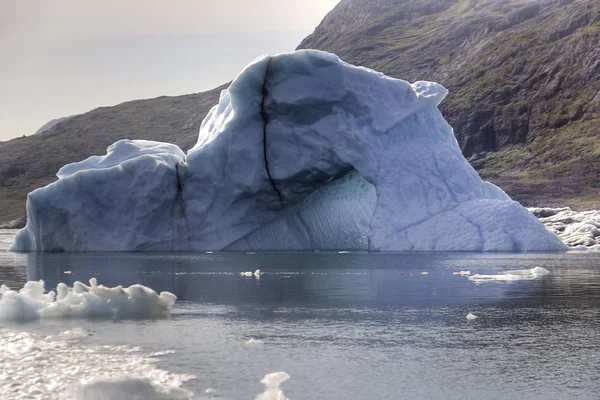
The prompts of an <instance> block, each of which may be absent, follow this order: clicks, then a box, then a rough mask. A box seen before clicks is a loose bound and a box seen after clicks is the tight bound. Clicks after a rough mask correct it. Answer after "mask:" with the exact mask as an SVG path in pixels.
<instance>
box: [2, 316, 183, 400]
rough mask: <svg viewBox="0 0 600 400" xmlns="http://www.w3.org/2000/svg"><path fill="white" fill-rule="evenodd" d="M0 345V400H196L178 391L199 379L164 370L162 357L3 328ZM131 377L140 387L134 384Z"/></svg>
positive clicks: (117, 346)
mask: <svg viewBox="0 0 600 400" xmlns="http://www.w3.org/2000/svg"><path fill="white" fill-rule="evenodd" d="M78 330H79V329H72V330H71V331H78ZM53 336H54V337H58V336H60V334H55V335H53ZM0 343H2V351H1V352H0V365H1V366H2V368H0V388H2V390H1V392H0V399H10V400H25V399H27V400H33V399H40V400H41V399H95V400H101V399H110V400H127V399H178V398H179V399H181V398H185V399H187V398H189V396H191V394H190V395H189V396H184V395H183V393H182V392H180V391H179V390H177V389H178V388H180V387H181V386H182V385H183V384H184V382H186V381H188V380H191V379H194V378H195V376H193V375H188V374H175V373H172V372H169V371H167V370H164V369H160V368H159V367H158V366H157V359H156V358H155V355H156V354H158V353H156V354H146V353H145V352H142V351H141V350H140V349H139V348H135V347H131V346H123V345H121V346H119V345H106V344H103V345H94V344H93V343H81V342H80V341H77V340H47V338H46V339H45V338H43V337H42V336H41V335H39V334H36V333H33V332H24V331H22V330H18V331H17V330H12V329H4V328H0ZM32 371H33V372H32ZM132 377H134V381H135V380H137V381H138V382H137V383H135V382H131V378H132ZM116 378H118V379H116ZM98 379H101V380H98ZM127 381H130V382H128V383H127ZM139 381H142V382H143V383H140V382H139ZM148 382H150V383H151V386H149V385H148ZM128 388H129V389H131V388H134V389H135V390H136V393H134V395H133V396H132V395H131V390H129V391H128ZM178 394H181V396H177V395H178ZM135 396H137V397H135ZM161 396H162V397H161Z"/></svg>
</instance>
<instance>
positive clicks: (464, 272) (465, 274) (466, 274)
mask: <svg viewBox="0 0 600 400" xmlns="http://www.w3.org/2000/svg"><path fill="white" fill-rule="evenodd" d="M452 275H460V276H469V275H471V271H458V272H454V273H453V274H452Z"/></svg>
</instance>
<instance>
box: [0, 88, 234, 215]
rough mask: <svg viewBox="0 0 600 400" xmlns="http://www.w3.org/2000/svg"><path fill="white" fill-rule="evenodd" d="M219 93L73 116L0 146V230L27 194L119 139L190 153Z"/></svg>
mask: <svg viewBox="0 0 600 400" xmlns="http://www.w3.org/2000/svg"><path fill="white" fill-rule="evenodd" d="M223 88H224V87H219V88H217V89H214V90H211V91H209V92H205V93H200V94H192V95H185V96H178V97H159V98H156V99H150V100H136V101H131V102H127V103H123V104H120V105H118V106H114V107H102V108H98V109H95V110H93V111H90V112H88V113H85V114H81V115H76V116H73V117H71V118H69V119H67V120H66V121H63V122H60V123H58V124H56V125H55V126H53V127H52V128H50V129H49V130H47V131H45V132H44V133H43V134H41V135H34V136H28V137H22V138H18V139H13V140H11V141H8V142H3V143H0V224H2V223H7V222H8V221H12V220H15V219H18V218H19V217H22V216H23V215H25V199H26V198H27V193H29V192H30V191H32V190H34V189H37V188H39V187H41V186H44V185H47V184H48V183H50V182H53V181H54V180H56V176H55V174H56V172H57V171H58V170H59V168H60V167H62V166H63V165H64V164H66V163H70V162H74V161H80V160H83V159H85V158H87V157H89V156H91V155H94V154H105V153H106V148H107V147H108V146H109V145H111V144H112V143H114V142H115V141H117V140H119V139H124V138H127V139H148V140H159V141H166V142H170V143H175V144H177V145H178V146H180V147H181V148H182V149H184V150H187V149H189V148H191V147H192V146H193V145H194V144H195V143H196V140H197V139H198V130H199V129H200V123H201V122H202V120H203V119H204V117H205V116H206V114H207V113H208V111H209V110H210V108H211V107H212V106H213V105H215V104H216V103H217V102H218V101H219V94H220V92H221V90H222V89H223Z"/></svg>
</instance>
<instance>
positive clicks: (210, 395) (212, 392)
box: [204, 388, 217, 400]
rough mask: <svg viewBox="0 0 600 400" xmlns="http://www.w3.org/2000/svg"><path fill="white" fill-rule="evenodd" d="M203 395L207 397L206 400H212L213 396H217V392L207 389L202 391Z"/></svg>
mask: <svg viewBox="0 0 600 400" xmlns="http://www.w3.org/2000/svg"><path fill="white" fill-rule="evenodd" d="M204 393H205V394H206V395H207V396H208V400H212V399H213V398H214V397H213V396H214V395H215V394H217V391H216V390H215V389H213V388H208V389H206V390H205V391H204Z"/></svg>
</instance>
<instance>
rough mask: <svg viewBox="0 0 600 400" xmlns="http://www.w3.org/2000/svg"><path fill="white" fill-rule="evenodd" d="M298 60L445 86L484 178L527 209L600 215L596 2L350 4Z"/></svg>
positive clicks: (352, 0)
mask: <svg viewBox="0 0 600 400" xmlns="http://www.w3.org/2000/svg"><path fill="white" fill-rule="evenodd" d="M299 48H316V49H321V50H327V51H331V52H334V53H336V54H338V55H339V56H340V57H341V58H342V59H344V60H346V61H348V62H350V63H353V64H359V65H364V66H367V67H370V68H374V69H376V70H380V71H383V72H385V73H386V74H388V75H390V76H393V77H398V78H402V79H406V80H409V81H415V80H419V79H425V80H434V81H437V82H440V83H442V84H443V85H445V86H446V87H447V88H448V89H449V90H450V95H449V96H448V98H447V99H446V101H445V102H444V103H443V105H442V112H443V113H444V115H445V116H446V118H447V119H448V121H449V122H450V124H451V125H452V126H454V128H455V134H456V136H457V139H458V141H459V143H460V145H461V148H462V150H463V152H464V154H465V156H466V157H468V158H469V160H470V161H471V163H472V164H473V165H474V166H475V167H476V168H477V169H478V170H479V172H480V173H481V174H482V175H483V177H484V178H486V179H488V180H490V181H492V182H495V183H497V184H498V185H499V186H501V187H502V188H503V189H505V190H506V191H507V192H508V193H509V194H510V195H512V196H513V197H514V198H516V199H518V200H520V201H521V202H523V203H525V204H527V205H537V204H546V205H559V204H560V205H571V206H575V207H578V208H586V207H600V157H599V156H600V141H599V138H600V2H598V1H597V0H533V1H532V0H377V1H373V0H342V1H341V3H340V4H339V5H338V6H337V7H336V8H335V9H334V10H333V11H332V12H331V13H330V14H329V15H327V17H326V18H325V19H324V21H323V22H322V23H321V25H320V26H319V27H318V28H317V29H316V30H315V32H314V33H313V34H312V35H310V36H309V37H308V38H306V39H305V40H304V41H303V42H302V44H301V45H300V46H299Z"/></svg>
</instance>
